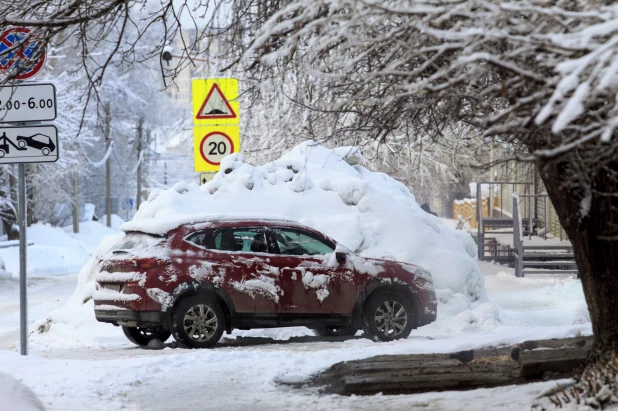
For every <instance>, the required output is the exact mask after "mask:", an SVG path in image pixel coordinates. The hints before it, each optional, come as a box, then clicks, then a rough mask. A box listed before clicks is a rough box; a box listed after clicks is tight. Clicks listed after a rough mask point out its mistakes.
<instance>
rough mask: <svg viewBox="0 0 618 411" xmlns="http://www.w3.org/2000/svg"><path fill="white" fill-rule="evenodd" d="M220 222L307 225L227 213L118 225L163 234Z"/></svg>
mask: <svg viewBox="0 0 618 411" xmlns="http://www.w3.org/2000/svg"><path fill="white" fill-rule="evenodd" d="M215 222H216V223H222V222H239V223H240V222H250V223H252V224H254V223H260V222H264V223H265V224H268V225H272V224H282V225H287V226H295V227H303V228H306V227H307V226H305V225H303V224H301V223H299V222H298V221H295V220H292V219H289V218H285V217H280V216H276V215H265V214H228V213H200V214H188V215H175V216H172V217H168V218H157V219H148V220H132V221H127V222H126V223H124V224H122V225H121V226H120V229H121V230H122V231H124V232H130V231H139V232H143V233H147V234H165V233H167V232H169V231H171V230H173V229H175V228H178V227H180V226H183V225H196V224H207V223H215Z"/></svg>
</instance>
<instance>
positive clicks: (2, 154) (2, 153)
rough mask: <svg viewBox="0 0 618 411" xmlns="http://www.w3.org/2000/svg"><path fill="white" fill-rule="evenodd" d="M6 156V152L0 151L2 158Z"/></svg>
mask: <svg viewBox="0 0 618 411" xmlns="http://www.w3.org/2000/svg"><path fill="white" fill-rule="evenodd" d="M5 155H6V151H4V150H0V158H2V157H4V156H5Z"/></svg>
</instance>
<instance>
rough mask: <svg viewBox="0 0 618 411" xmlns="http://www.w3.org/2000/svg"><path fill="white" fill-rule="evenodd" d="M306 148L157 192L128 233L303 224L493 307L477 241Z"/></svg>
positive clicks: (374, 176)
mask: <svg viewBox="0 0 618 411" xmlns="http://www.w3.org/2000/svg"><path fill="white" fill-rule="evenodd" d="M342 152H343V153H346V152H347V153H349V152H353V150H351V149H348V150H347V151H342V150H341V149H339V150H329V149H327V148H325V147H322V146H320V145H317V144H315V143H313V142H305V143H302V144H300V145H298V146H297V147H295V148H294V149H292V150H291V151H290V152H289V153H287V154H285V155H284V156H282V157H281V159H279V160H276V161H273V162H271V163H268V164H265V165H263V166H253V165H250V164H247V163H244V162H243V159H242V156H241V155H239V154H234V155H231V156H228V157H227V158H225V159H224V160H223V162H222V166H221V171H220V172H219V173H218V174H217V175H216V176H215V178H214V179H213V180H212V181H210V182H209V183H207V184H205V185H204V186H202V187H199V186H198V185H196V184H187V183H178V184H176V185H175V186H174V187H173V188H172V189H169V190H158V189H157V190H154V191H153V192H152V193H151V194H150V196H149V198H148V201H146V202H144V203H142V205H141V207H140V209H139V210H138V212H137V213H136V215H135V218H134V219H133V220H132V221H129V222H127V223H125V224H124V225H123V226H122V227H121V228H122V229H123V230H125V231H132V230H137V231H144V232H149V233H164V232H166V231H168V230H170V229H172V228H175V227H177V226H179V225H181V224H184V223H196V222H200V221H207V220H210V219H212V217H213V214H219V213H222V214H242V215H258V216H260V215H262V216H269V217H273V216H274V217H282V218H287V219H293V220H297V221H299V222H301V223H303V224H306V225H308V226H310V227H313V228H316V229H318V230H320V231H322V232H324V233H325V234H327V235H329V236H330V237H332V238H334V239H335V240H337V241H338V242H340V243H341V244H343V245H344V246H346V247H348V248H350V249H351V250H353V251H354V252H356V253H359V254H361V255H363V256H368V257H379V258H387V259H394V260H399V261H406V262H410V263H414V264H417V265H419V266H421V267H424V268H426V269H428V270H429V271H430V272H431V273H432V274H433V276H434V281H435V285H436V287H437V288H439V289H443V290H450V291H449V292H451V293H460V294H462V295H464V296H465V298H466V300H467V302H468V303H473V302H476V301H480V300H484V299H485V291H484V288H483V276H482V274H481V272H480V270H479V268H478V265H477V263H476V261H475V260H474V259H473V255H474V253H475V251H476V249H475V247H474V242H473V240H472V238H471V237H470V236H469V235H468V234H466V233H463V232H456V231H455V230H452V229H450V228H448V227H446V226H445V225H444V224H443V223H442V221H441V220H440V219H439V218H437V217H434V216H432V215H430V214H427V213H425V212H424V211H423V210H421V208H420V207H419V206H418V204H417V203H416V201H415V198H414V195H413V194H412V193H410V191H409V190H408V189H407V188H406V187H405V186H404V185H403V184H401V183H399V182H397V181H395V180H394V179H392V178H390V177H389V176H387V175H386V174H383V173H376V172H371V171H369V170H367V169H366V168H364V167H362V166H360V165H354V166H351V165H350V164H348V163H347V162H346V161H344V160H343V159H342V157H341V156H340V155H339V154H340V153H342Z"/></svg>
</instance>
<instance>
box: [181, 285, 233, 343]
mask: <svg viewBox="0 0 618 411" xmlns="http://www.w3.org/2000/svg"><path fill="white" fill-rule="evenodd" d="M223 330H225V314H224V312H223V309H222V308H221V306H220V305H219V302H217V301H216V300H215V299H214V298H212V297H208V296H202V295H196V296H193V297H189V298H187V299H184V300H181V301H180V303H179V304H178V306H177V307H176V308H175V309H174V312H173V314H172V334H173V335H174V338H175V339H176V340H177V341H178V342H181V343H184V344H185V345H187V346H189V347H192V348H211V347H213V346H214V345H215V344H216V343H217V342H218V341H219V339H221V336H222V335H223Z"/></svg>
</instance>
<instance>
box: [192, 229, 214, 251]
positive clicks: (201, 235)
mask: <svg viewBox="0 0 618 411" xmlns="http://www.w3.org/2000/svg"><path fill="white" fill-rule="evenodd" d="M187 241H188V242H190V243H193V244H195V245H197V246H199V247H203V248H208V249H214V246H213V241H212V231H210V230H206V231H198V232H196V233H193V234H191V235H190V236H189V237H187Z"/></svg>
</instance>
